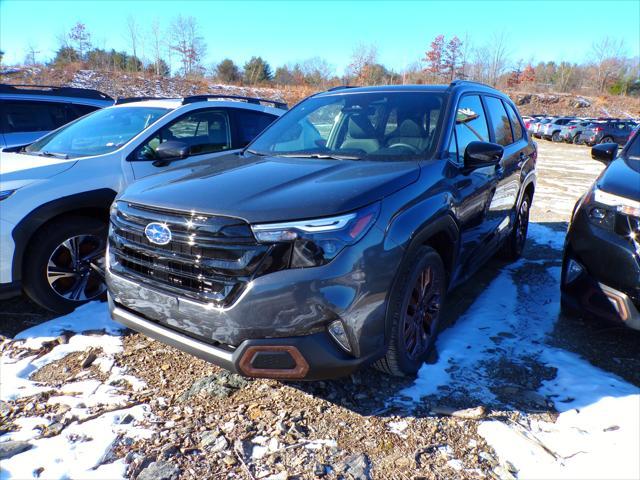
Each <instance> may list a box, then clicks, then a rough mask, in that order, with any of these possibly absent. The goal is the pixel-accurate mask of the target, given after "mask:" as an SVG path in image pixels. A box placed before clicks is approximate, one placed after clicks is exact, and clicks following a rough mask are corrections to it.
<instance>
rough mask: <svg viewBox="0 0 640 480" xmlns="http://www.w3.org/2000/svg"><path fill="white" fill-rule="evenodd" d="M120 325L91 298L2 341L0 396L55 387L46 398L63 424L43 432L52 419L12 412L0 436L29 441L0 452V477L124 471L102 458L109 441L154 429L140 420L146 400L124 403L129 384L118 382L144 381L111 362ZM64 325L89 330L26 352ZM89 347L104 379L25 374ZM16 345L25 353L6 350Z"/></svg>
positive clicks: (117, 474)
mask: <svg viewBox="0 0 640 480" xmlns="http://www.w3.org/2000/svg"><path fill="white" fill-rule="evenodd" d="M123 329H124V328H123V327H121V326H120V325H118V324H116V323H115V322H113V321H112V320H111V319H110V318H109V314H108V311H107V306H106V304H104V303H99V302H94V303H90V304H87V305H85V306H83V307H81V308H78V309H77V310H76V311H75V312H73V313H71V314H69V315H66V316H63V317H59V318H56V319H54V320H51V321H48V322H45V323H43V324H40V325H37V326H35V327H32V328H30V329H28V330H25V331H23V332H21V333H20V334H18V335H17V336H16V338H17V341H14V342H13V347H12V348H10V349H6V351H5V352H3V354H2V357H1V358H0V384H1V385H2V388H1V389H0V399H2V400H5V401H11V400H15V399H18V398H23V397H28V396H32V395H35V394H37V393H40V392H45V391H51V390H55V395H54V396H51V397H49V398H48V400H47V403H48V404H49V405H53V406H55V405H63V406H64V407H61V410H60V412H61V418H60V419H59V421H60V423H62V424H64V425H65V427H64V428H63V429H62V431H61V433H59V434H58V435H54V436H51V437H41V433H42V428H43V427H46V426H50V425H51V423H52V420H50V419H48V418H46V417H42V416H33V417H25V418H19V419H17V420H16V421H15V423H16V424H17V425H18V427H20V428H19V430H17V431H13V432H9V433H6V434H4V435H2V436H0V441H6V440H22V441H29V442H30V443H31V444H32V445H33V448H32V449H30V450H27V451H25V452H23V453H20V454H18V455H15V456H13V457H11V458H9V459H5V460H3V461H2V471H0V480H6V479H10V478H33V477H34V476H36V473H37V471H38V469H43V470H42V471H41V473H40V477H41V478H78V479H94V478H95V479H97V478H103V479H104V478H109V479H112V478H114V479H115V478H123V477H124V475H125V473H126V464H125V463H124V461H123V460H117V461H114V462H111V463H105V461H109V460H108V459H109V455H110V451H111V449H112V448H113V446H114V445H115V444H116V443H117V442H118V441H120V439H122V438H130V439H137V438H149V437H150V436H151V435H152V433H153V431H152V430H150V429H148V428H144V427H142V426H141V425H140V423H141V421H142V420H143V419H145V418H146V417H148V416H149V414H150V413H149V408H148V406H147V405H134V406H130V403H129V400H130V397H129V396H128V395H127V392H126V390H128V389H126V388H125V389H123V388H122V387H121V386H120V385H122V384H123V383H125V382H126V383H127V384H129V385H130V386H131V389H133V390H134V391H135V390H141V389H143V388H145V386H146V385H145V384H144V382H142V381H140V380H139V379H137V378H135V377H133V376H132V375H128V374H126V371H125V369H123V368H121V367H118V366H115V362H114V355H116V354H118V353H120V352H121V351H122V348H123V347H122V339H121V337H120V336H119V335H120V333H121V332H122V330H123ZM65 332H86V333H89V332H90V334H77V335H73V336H71V337H70V338H68V341H67V343H61V344H58V345H56V346H55V347H53V348H52V349H51V350H50V351H49V352H48V353H46V354H44V355H42V353H41V352H37V353H38V354H40V355H41V356H40V357H38V354H34V355H31V354H30V351H33V350H38V349H40V348H42V347H44V346H45V343H46V342H47V341H51V340H53V339H55V338H57V337H58V336H59V335H61V334H62V333H65ZM49 348H50V347H49ZM88 349H94V351H96V352H98V358H97V359H96V360H95V361H94V364H95V365H96V366H97V367H98V368H99V369H100V370H101V371H102V372H104V373H108V374H109V377H108V378H107V380H106V381H104V382H103V381H100V380H98V379H95V378H87V377H90V375H91V371H90V370H83V371H81V372H80V373H78V374H76V375H73V376H71V377H70V378H69V379H68V380H67V381H66V382H65V383H63V384H62V385H60V386H59V387H57V388H54V387H52V386H50V385H45V384H40V383H38V382H35V381H33V380H31V376H32V375H33V374H34V373H35V372H36V371H38V370H39V369H40V368H42V367H44V366H45V365H48V364H50V363H52V362H55V361H57V360H60V359H62V358H64V357H66V356H67V355H69V354H73V353H76V352H84V351H86V350H88ZM98 349H100V350H101V351H99V350H98ZM15 350H19V351H20V353H21V354H22V355H24V354H26V355H27V356H26V357H24V358H13V357H11V356H10V352H14V351H15ZM45 351H46V350H45ZM116 385H117V386H116ZM36 402H37V401H36ZM103 409H106V410H105V411H104V413H102V414H101V415H99V416H97V417H95V418H94V416H95V415H96V413H98V414H99V413H100V412H101V411H102V410H103Z"/></svg>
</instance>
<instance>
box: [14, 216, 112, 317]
mask: <svg viewBox="0 0 640 480" xmlns="http://www.w3.org/2000/svg"><path fill="white" fill-rule="evenodd" d="M106 239H107V225H106V224H105V223H104V222H102V221H100V220H98V219H95V218H90V217H82V216H68V217H63V218H61V219H59V220H54V221H52V222H50V223H48V224H45V225H44V226H43V227H42V228H41V229H40V230H39V231H38V232H37V233H36V234H35V235H34V236H33V238H32V239H31V240H30V242H29V246H28V250H27V251H28V252H29V254H28V255H27V256H26V258H25V262H24V279H23V280H24V281H23V287H24V291H25V293H26V294H27V295H28V296H29V298H31V300H33V301H34V302H36V303H37V304H39V305H40V306H42V307H44V308H46V309H47V310H51V311H52V312H55V313H59V314H63V313H69V312H71V311H73V310H74V309H76V308H77V307H78V306H80V305H82V304H84V303H86V302H88V301H90V300H95V299H98V298H103V297H104V296H105V294H106V285H105V284H104V274H103V272H102V270H103V264H104V253H105V248H106Z"/></svg>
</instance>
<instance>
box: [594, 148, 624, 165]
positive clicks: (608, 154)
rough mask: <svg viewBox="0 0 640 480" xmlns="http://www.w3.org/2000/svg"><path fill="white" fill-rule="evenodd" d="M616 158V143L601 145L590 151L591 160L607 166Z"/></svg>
mask: <svg viewBox="0 0 640 480" xmlns="http://www.w3.org/2000/svg"><path fill="white" fill-rule="evenodd" d="M617 156H618V144H617V143H601V144H600V145H596V146H595V147H593V148H592V149H591V158H593V159H594V160H598V161H599V162H602V163H604V164H605V165H609V164H610V163H611V162H613V160H614V159H615V158H616V157H617Z"/></svg>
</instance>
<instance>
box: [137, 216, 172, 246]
mask: <svg viewBox="0 0 640 480" xmlns="http://www.w3.org/2000/svg"><path fill="white" fill-rule="evenodd" d="M144 234H145V235H146V236H147V238H148V239H149V241H150V242H151V243H155V244H156V245H166V244H167V243H169V242H170V241H171V230H169V228H168V227H167V226H166V225H164V224H162V223H158V222H151V223H150V224H148V225H147V226H146V227H145V229H144Z"/></svg>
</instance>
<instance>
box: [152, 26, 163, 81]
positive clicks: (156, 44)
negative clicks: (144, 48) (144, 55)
mask: <svg viewBox="0 0 640 480" xmlns="http://www.w3.org/2000/svg"><path fill="white" fill-rule="evenodd" d="M150 41H151V54H152V56H153V71H154V73H155V74H156V75H160V70H161V66H162V64H161V62H162V45H163V40H162V32H161V30H160V22H159V21H158V19H157V18H154V19H153V22H151V32H150Z"/></svg>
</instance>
